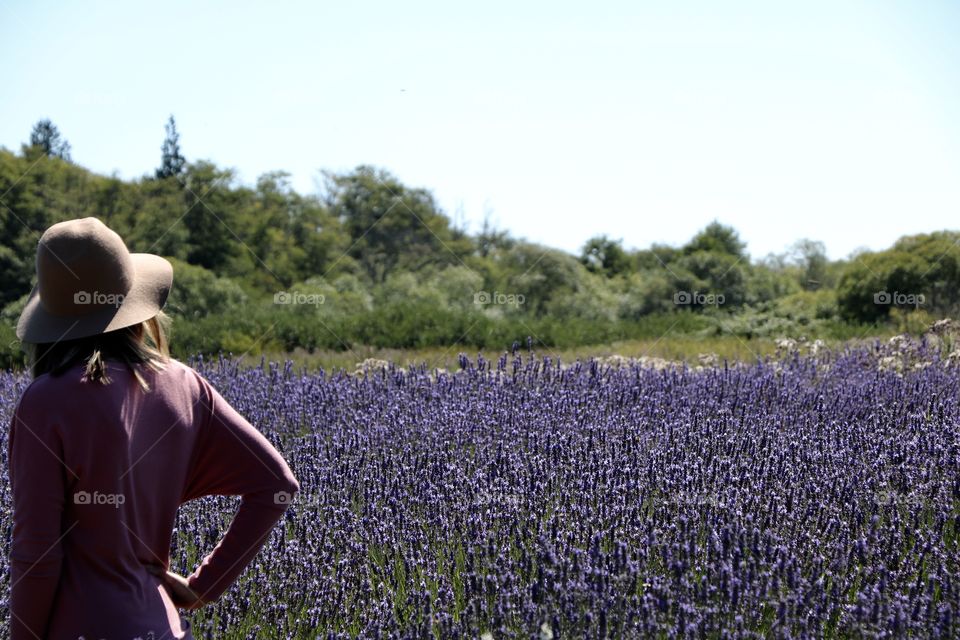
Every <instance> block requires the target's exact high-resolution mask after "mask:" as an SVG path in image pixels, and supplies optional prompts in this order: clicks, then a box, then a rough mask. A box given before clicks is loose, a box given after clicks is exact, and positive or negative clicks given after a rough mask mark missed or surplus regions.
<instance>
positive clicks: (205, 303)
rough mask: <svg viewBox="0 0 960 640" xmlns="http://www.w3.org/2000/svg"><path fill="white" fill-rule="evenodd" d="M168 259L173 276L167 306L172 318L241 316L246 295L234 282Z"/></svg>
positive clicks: (199, 268) (176, 260)
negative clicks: (222, 315) (171, 266)
mask: <svg viewBox="0 0 960 640" xmlns="http://www.w3.org/2000/svg"><path fill="white" fill-rule="evenodd" d="M168 259H169V260H170V263H171V264H172V265H173V272H174V274H175V277H174V280H173V288H172V289H171V291H170V295H169V297H168V298H167V307H166V311H167V312H168V313H169V314H170V315H171V316H174V317H179V318H182V319H184V320H188V319H196V318H202V317H205V316H209V315H221V314H228V313H230V314H239V313H243V308H244V306H245V305H246V302H247V294H246V293H244V291H243V289H241V288H240V286H239V285H237V283H235V282H234V281H232V280H230V279H228V278H218V277H217V276H216V274H214V273H213V272H212V271H208V270H207V269H204V268H203V267H198V266H195V265H191V264H188V263H186V262H183V261H181V260H178V259H177V258H168Z"/></svg>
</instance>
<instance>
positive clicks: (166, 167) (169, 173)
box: [157, 115, 187, 179]
mask: <svg viewBox="0 0 960 640" xmlns="http://www.w3.org/2000/svg"><path fill="white" fill-rule="evenodd" d="M165 128H166V131H167V137H166V138H165V139H164V141H163V147H162V151H163V156H162V160H161V164H160V168H159V169H157V178H161V179H162V178H177V177H179V176H180V175H181V174H182V173H183V171H184V167H185V165H186V164H187V160H186V158H184V157H183V156H182V155H181V154H180V134H179V133H177V123H176V121H175V120H174V119H173V116H172V115H171V116H170V119H169V120H168V121H167V125H166V127H165Z"/></svg>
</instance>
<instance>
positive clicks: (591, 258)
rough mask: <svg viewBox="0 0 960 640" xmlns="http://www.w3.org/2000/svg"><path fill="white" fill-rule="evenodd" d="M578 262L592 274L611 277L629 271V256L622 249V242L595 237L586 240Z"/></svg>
mask: <svg viewBox="0 0 960 640" xmlns="http://www.w3.org/2000/svg"><path fill="white" fill-rule="evenodd" d="M580 262H582V263H583V264H584V266H586V267H587V269H589V270H590V271H592V272H593V273H600V274H602V275H605V276H607V277H613V276H616V275H620V274H622V273H626V272H628V271H630V269H631V267H632V264H631V262H632V261H631V260H630V256H629V255H628V254H627V252H626V251H624V249H623V241H622V240H611V239H610V238H608V237H607V236H596V237H594V238H590V239H589V240H587V243H586V244H585V245H583V250H582V251H581V252H580Z"/></svg>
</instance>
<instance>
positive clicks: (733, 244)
mask: <svg viewBox="0 0 960 640" xmlns="http://www.w3.org/2000/svg"><path fill="white" fill-rule="evenodd" d="M745 249H746V244H744V243H743V241H741V240H740V236H739V235H738V234H737V232H736V230H735V229H734V228H733V227H728V226H725V225H722V224H720V223H719V222H716V221H714V222H711V223H710V224H708V225H707V226H706V227H704V229H703V230H702V231H700V232H699V233H697V235H695V236H694V237H693V239H692V240H691V241H690V242H688V243H687V244H685V245H684V246H683V252H684V253H685V254H691V253H699V252H706V253H716V254H726V255H728V256H733V257H734V258H739V259H746V257H747V254H746V253H745V251H744V250H745Z"/></svg>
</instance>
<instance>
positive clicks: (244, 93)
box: [0, 2, 960, 260]
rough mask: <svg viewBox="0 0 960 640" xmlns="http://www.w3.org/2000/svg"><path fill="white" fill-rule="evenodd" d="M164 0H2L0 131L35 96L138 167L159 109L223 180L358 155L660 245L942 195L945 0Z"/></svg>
mask: <svg viewBox="0 0 960 640" xmlns="http://www.w3.org/2000/svg"><path fill="white" fill-rule="evenodd" d="M185 6H186V5H185V4H183V3H174V5H172V6H169V7H164V8H163V10H162V11H154V10H151V9H145V8H143V7H127V6H125V5H123V4H122V3H116V2H108V3H104V4H100V5H97V6H96V7H65V8H57V10H56V11H53V12H51V11H49V10H47V9H46V8H44V7H37V6H35V5H30V4H28V3H23V2H21V3H13V4H11V5H7V6H5V7H4V8H3V9H0V16H2V17H3V20H0V38H2V42H3V43H4V44H3V45H0V46H2V47H3V48H2V49H0V51H3V52H4V53H5V54H6V55H4V56H2V60H4V61H5V62H0V65H3V69H4V72H5V73H4V75H5V77H6V78H7V80H8V82H7V90H8V92H10V95H12V96H15V97H16V99H12V100H7V101H5V103H4V105H3V106H2V107H0V116H2V117H0V146H2V147H5V148H7V149H8V150H10V151H12V152H14V153H17V152H18V151H19V148H20V144H22V143H23V142H25V141H26V140H27V138H28V137H29V133H30V128H31V127H32V126H33V124H35V123H36V122H37V121H38V120H40V119H43V118H50V119H51V120H52V121H53V122H54V124H56V125H57V127H58V128H59V129H60V131H61V133H62V135H63V136H64V138H65V139H66V140H68V141H69V142H70V143H71V146H72V156H73V160H74V162H76V163H77V164H78V165H81V166H83V167H86V168H88V169H90V170H91V171H94V172H96V173H99V174H103V175H112V174H116V175H117V176H118V177H120V178H123V179H127V180H131V179H137V178H140V177H142V176H144V175H149V174H152V172H153V170H154V169H155V168H156V166H158V165H159V161H160V146H161V144H162V141H163V137H164V131H163V126H164V124H165V122H166V120H167V117H168V116H169V115H171V114H172V115H174V117H175V118H176V120H177V126H178V130H179V132H180V134H181V148H182V151H183V153H184V155H185V156H186V157H187V159H188V160H189V161H191V162H195V161H197V160H201V159H206V160H209V161H211V162H214V163H215V164H216V165H217V166H219V167H222V168H227V167H230V168H234V169H235V170H236V172H237V182H238V183H240V184H244V185H252V184H254V183H255V181H256V178H257V177H258V176H259V175H262V174H263V173H266V172H268V171H288V172H289V173H290V174H291V178H290V182H291V185H292V187H293V188H294V189H295V190H296V191H297V192H299V193H302V194H309V193H316V192H317V186H318V185H317V178H318V176H319V170H321V169H326V170H330V171H334V172H337V173H342V172H347V171H351V170H352V169H353V168H355V167H356V166H357V165H360V164H368V165H372V166H375V167H378V168H382V169H384V170H386V171H389V172H390V173H391V174H393V175H395V176H396V177H397V178H398V179H399V180H400V181H401V182H403V183H404V184H406V185H408V186H410V187H422V188H425V189H427V190H429V191H430V192H431V193H432V194H433V195H434V197H435V199H436V201H437V204H438V206H439V207H440V209H441V210H442V211H443V212H444V213H445V214H446V215H447V216H448V217H449V218H450V219H451V220H454V221H458V220H460V219H462V221H463V222H465V223H466V224H467V225H468V230H469V232H471V233H475V232H476V231H477V229H478V228H479V225H480V223H481V222H482V220H483V217H484V214H485V213H486V212H488V211H489V212H491V213H490V218H491V220H492V221H493V222H494V223H495V224H496V226H497V227H498V228H502V229H505V230H507V231H508V232H509V233H510V234H511V235H512V236H514V237H517V238H523V239H526V240H527V241H529V242H534V243H537V244H541V245H545V246H549V247H553V248H556V249H560V250H563V251H566V252H568V253H573V254H578V253H579V250H580V247H582V245H583V243H585V242H586V241H587V240H588V239H589V238H591V237H594V236H598V235H607V236H609V237H611V238H613V239H622V240H623V245H624V247H625V248H627V249H644V248H647V247H649V246H650V245H652V244H667V245H671V246H679V245H682V244H683V243H684V242H686V241H687V240H689V239H690V238H691V237H693V235H694V234H695V233H696V232H697V231H699V230H700V229H702V228H703V227H705V226H706V225H707V224H709V223H710V222H711V221H713V220H717V221H719V222H721V223H723V224H725V225H729V226H731V227H733V228H735V229H736V230H737V231H738V233H739V234H740V237H741V239H742V240H743V241H744V242H745V243H746V245H747V252H748V253H749V254H750V256H751V258H753V259H761V258H763V257H765V256H766V255H768V254H770V253H774V254H779V253H783V252H784V251H786V250H787V249H788V247H789V246H790V245H791V244H792V243H793V242H795V241H797V240H800V239H802V238H809V239H812V240H819V241H822V242H823V243H824V245H825V246H826V249H827V255H828V257H829V258H830V259H831V260H838V259H846V258H848V257H849V255H850V253H851V252H853V251H856V250H858V249H860V248H867V249H870V250H874V251H876V250H882V249H885V248H887V247H889V246H891V245H892V244H893V243H894V242H895V241H896V239H897V238H899V237H901V236H904V235H914V234H917V233H932V232H935V231H939V230H944V229H951V224H952V221H953V220H954V219H955V215H954V214H956V213H957V212H960V184H958V183H957V181H956V180H955V179H954V176H955V175H957V174H958V172H960V124H958V119H957V118H956V115H957V114H958V113H960V66H958V65H957V64H956V62H958V61H960V38H957V37H956V36H957V35H960V33H958V31H960V29H958V26H960V7H957V6H954V5H951V4H950V3H947V2H927V3H922V4H916V3H914V4H910V5H894V4H890V3H887V4H883V5H879V4H876V3H863V2H857V3H851V4H848V5H845V6H844V7H835V6H832V5H830V4H829V3H823V2H821V3H815V4H812V5H805V6H804V7H803V8H782V7H781V8H773V7H768V6H766V5H764V4H763V3H755V2H737V3H734V4H732V5H729V6H726V7H724V8H723V9H722V10H720V9H717V8H715V7H712V6H710V5H709V4H708V3H704V2H686V3H683V4H682V5H672V6H671V7H670V8H662V7H655V6H650V5H647V6H642V7H636V6H633V5H628V4H620V3H611V4H608V5H605V6H603V7H600V8H595V9H593V10H591V12H589V13H587V12H576V11H574V10H572V9H571V8H570V7H569V6H556V5H549V6H548V5H543V4H540V5H536V6H532V5H531V6H524V7H519V8H518V7H509V6H506V5H498V6H496V7H485V9H484V10H483V11H480V10H478V9H473V8H463V7H448V6H445V5H442V4H430V3H426V4H421V5H418V9H421V11H419V12H418V11H416V10H413V9H411V8H409V7H402V8H401V7H393V6H390V5H379V4H377V5H371V6H364V7H311V6H309V5H306V4H300V3H288V4H285V5H283V8H282V10H278V9H277V8H263V7H256V6H240V7H236V6H233V5H225V4H224V5H204V6H201V7H190V9H189V14H188V15H191V20H190V21H189V22H187V21H179V20H176V19H174V17H175V16H176V15H179V14H180V13H181V12H180V11H179V10H178V8H182V7H185ZM422 9H428V10H427V11H422ZM504 16H509V20H504V19H503V17H504ZM28 27H32V28H28ZM170 33H177V35H178V37H177V41H178V42H180V41H184V42H188V43H190V45H191V46H189V47H182V48H171V47H170V46H169V44H168V43H169V34H170ZM40 35H42V36H43V37H42V38H39V36H40ZM37 39H42V40H43V41H44V42H45V44H46V47H45V48H43V49H40V50H37V51H33V50H32V45H31V43H32V42H35V41H36V40H37ZM251 42H253V43H255V44H256V45H258V46H255V47H252V48H251V47H250V43H251ZM811 43H816V46H814V45H813V44H811ZM250 49H253V50H250ZM25 50H31V55H30V56H29V57H27V58H26V59H23V57H22V56H21V57H20V58H19V59H18V56H17V55H16V54H17V52H20V51H25ZM91 70H92V71H93V72H94V73H91ZM770 212H773V213H770Z"/></svg>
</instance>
